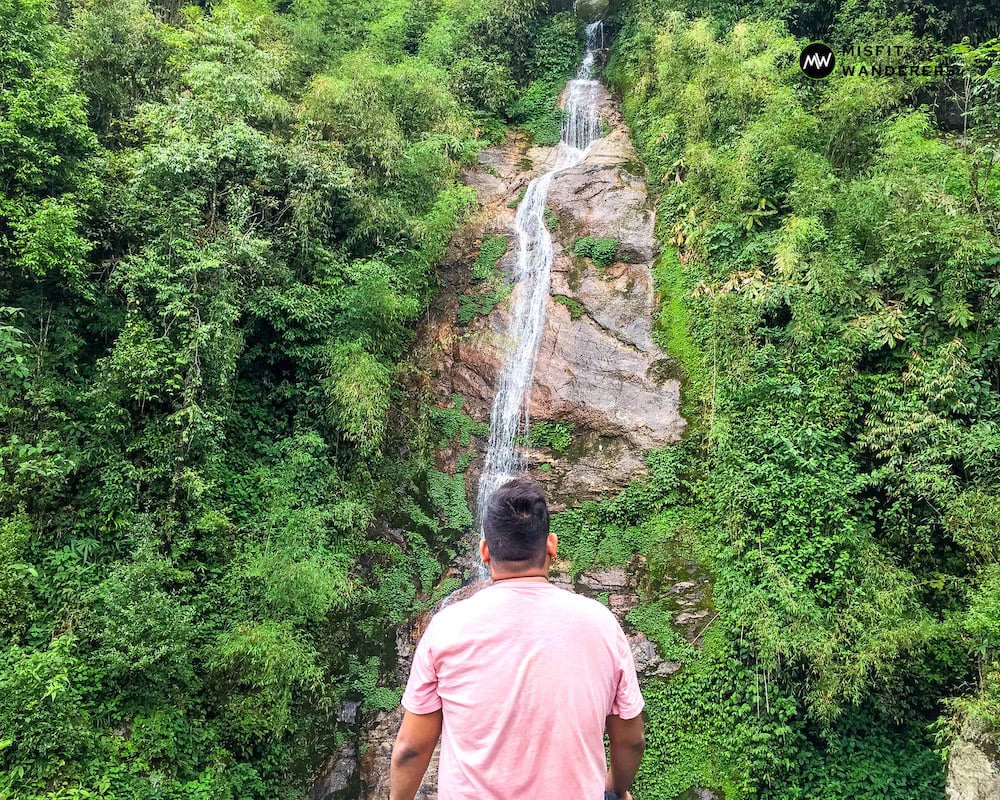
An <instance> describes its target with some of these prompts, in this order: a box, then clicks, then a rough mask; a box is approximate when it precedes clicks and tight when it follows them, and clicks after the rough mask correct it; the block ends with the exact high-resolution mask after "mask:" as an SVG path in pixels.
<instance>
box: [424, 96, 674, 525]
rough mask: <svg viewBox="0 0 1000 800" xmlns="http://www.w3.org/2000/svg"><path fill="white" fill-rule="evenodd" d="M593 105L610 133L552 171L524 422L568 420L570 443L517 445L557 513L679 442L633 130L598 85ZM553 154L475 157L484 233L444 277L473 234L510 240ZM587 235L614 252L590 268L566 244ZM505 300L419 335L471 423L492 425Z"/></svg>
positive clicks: (472, 180)
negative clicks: (539, 327) (542, 302)
mask: <svg viewBox="0 0 1000 800" xmlns="http://www.w3.org/2000/svg"><path fill="white" fill-rule="evenodd" d="M601 109H602V115H603V117H604V119H605V122H606V124H607V125H608V126H609V127H610V132H609V133H608V135H607V136H605V137H604V138H603V139H601V140H599V141H598V142H596V143H595V144H594V145H593V147H592V149H591V152H590V153H589V154H588V157H587V159H586V160H585V161H583V162H582V163H581V164H579V165H578V166H576V167H573V168H570V169H566V170H563V171H562V172H559V173H558V174H556V175H555V176H554V178H553V180H552V183H551V186H550V188H549V193H548V199H547V203H548V206H549V209H550V220H553V223H554V224H553V226H552V228H553V229H552V234H553V239H554V240H555V259H554V263H553V267H552V277H551V284H550V290H549V294H550V300H549V302H548V306H547V309H546V321H545V329H544V332H543V334H542V339H541V343H540V345H539V352H538V357H537V360H536V363H535V374H534V382H533V387H532V390H531V394H530V398H529V404H528V415H529V418H530V419H531V420H532V421H533V422H534V421H539V420H543V421H558V422H564V423H566V422H568V423H570V424H572V426H573V429H574V435H573V446H572V448H571V452H569V453H565V454H560V453H555V452H545V451H542V450H534V451H532V450H528V449H525V451H524V452H523V455H524V457H525V460H526V462H527V464H528V466H529V467H531V468H532V470H531V476H532V477H533V478H535V479H536V480H538V481H540V482H543V483H544V484H546V490H547V492H548V494H549V496H550V498H551V499H552V500H553V503H554V507H555V508H556V509H559V508H561V507H563V506H564V505H567V504H570V503H577V502H580V501H582V500H586V499H597V498H599V497H601V496H605V497H606V496H609V495H611V494H613V493H616V492H617V491H620V490H621V489H622V488H624V487H625V486H627V485H628V483H629V482H630V481H631V479H632V478H633V477H635V476H637V475H640V474H642V473H643V472H644V453H645V451H647V450H650V449H652V448H655V447H662V446H663V445H665V444H668V443H669V442H673V441H677V440H678V439H679V438H680V437H681V434H682V433H683V431H684V427H685V422H684V419H683V418H682V417H681V415H680V412H679V406H680V380H679V377H680V376H679V375H678V370H677V368H676V365H675V363H674V362H673V361H672V359H670V358H669V357H668V356H666V355H665V354H664V353H663V352H662V351H661V350H659V348H658V347H657V346H656V345H655V344H654V342H653V335H652V328H651V325H652V315H653V312H654V305H655V301H654V294H655V293H654V289H653V281H652V274H651V264H652V260H653V258H654V257H655V255H656V252H657V244H656V241H655V239H654V237H653V223H654V219H655V218H654V213H653V208H652V203H651V201H650V199H649V197H648V196H647V193H646V184H645V180H644V178H643V177H642V174H641V169H640V168H639V166H638V159H637V157H636V155H635V152H634V150H633V149H632V146H631V144H630V142H629V138H628V131H627V130H626V128H625V126H624V124H623V123H622V121H621V117H620V114H619V112H618V110H617V109H616V107H615V106H614V103H613V101H612V99H611V98H610V96H609V95H608V94H607V93H606V92H605V93H604V94H603V97H602V99H601ZM554 160H555V150H554V148H539V147H531V146H529V145H528V143H527V142H526V141H524V139H523V138H518V137H511V138H510V139H509V140H508V141H507V143H506V144H505V145H504V146H503V147H496V148H490V149H487V150H484V151H483V153H482V154H481V155H480V167H479V169H476V170H471V171H469V172H467V173H466V176H465V178H466V181H467V182H468V183H469V184H470V185H472V186H474V187H475V188H476V190H477V193H478V195H479V197H480V201H481V202H482V204H483V213H482V217H481V222H480V227H479V228H478V229H476V230H475V232H474V233H473V234H472V235H471V236H468V237H467V238H466V239H464V240H463V239H461V238H460V239H459V240H458V241H457V242H456V245H455V246H454V247H453V249H452V252H451V254H450V257H449V259H448V261H449V262H450V266H447V267H446V268H445V272H449V271H450V273H451V275H450V277H445V282H446V283H451V284H452V285H455V286H461V285H462V281H461V277H460V276H461V275H463V274H465V275H467V273H468V270H469V264H470V263H471V260H473V259H474V258H475V248H476V245H477V243H478V238H481V237H482V236H484V235H486V234H489V233H498V234H503V235H507V236H510V237H511V240H512V242H513V223H514V214H515V211H514V209H512V208H510V207H509V206H510V205H511V204H513V205H516V201H517V199H518V193H519V191H520V190H521V189H522V188H523V187H524V186H525V185H526V184H527V183H528V181H529V180H530V179H531V178H532V177H534V176H536V175H537V174H540V173H542V172H545V171H546V170H548V169H549V168H550V167H551V165H552V164H553V163H554ZM584 236H592V237H597V238H603V239H614V240H615V241H616V242H617V254H616V257H617V259H618V260H617V261H616V262H615V263H613V264H611V265H609V266H607V267H599V266H596V265H595V264H594V263H593V262H592V261H591V260H590V259H589V258H583V257H580V256H577V255H574V254H573V246H574V243H575V242H576V241H577V240H578V239H579V238H581V237H584ZM515 260H516V253H515V248H514V246H513V244H512V245H511V246H510V247H509V248H508V252H507V254H506V255H505V256H504V257H503V258H502V259H501V260H500V263H499V265H498V266H499V268H500V270H501V271H503V272H504V273H505V274H507V275H510V274H511V272H512V271H513V268H514V265H515ZM465 285H466V286H467V285H468V281H467V279H466V283H465ZM513 291H514V292H517V291H518V288H517V287H516V286H515V287H514V288H513ZM508 306H509V304H507V303H501V304H499V305H497V306H496V308H494V310H493V311H492V312H491V313H489V314H488V315H486V316H483V317H477V318H474V319H473V320H472V321H471V322H470V323H469V324H468V325H467V326H465V327H464V328H459V327H457V326H456V325H454V324H451V322H450V320H449V319H448V311H449V310H448V309H444V310H443V311H444V313H441V314H440V316H439V317H438V319H437V321H436V322H431V323H428V325H427V326H426V328H425V330H424V335H425V337H426V338H425V341H430V342H433V343H434V347H432V348H431V351H430V353H429V354H428V358H427V363H428V364H429V365H430V367H431V380H432V383H433V384H434V385H435V386H436V387H439V392H440V397H441V399H442V402H444V401H445V399H446V398H448V397H449V396H450V395H451V394H452V393H457V394H460V395H461V396H462V397H464V398H465V401H466V411H467V412H468V413H470V414H471V415H472V416H473V418H475V419H476V420H477V421H489V416H490V408H491V405H492V403H493V397H494V395H495V385H496V380H497V376H498V374H499V373H500V370H501V369H502V367H503V364H504V363H505V361H506V356H507V352H508V350H509V349H510V347H511V342H510V341H509V337H508V333H507V332H508V328H509V324H510V319H509V316H508V312H507V309H508ZM451 312H452V313H454V309H451ZM469 474H470V475H472V474H474V470H472V471H470V473H469Z"/></svg>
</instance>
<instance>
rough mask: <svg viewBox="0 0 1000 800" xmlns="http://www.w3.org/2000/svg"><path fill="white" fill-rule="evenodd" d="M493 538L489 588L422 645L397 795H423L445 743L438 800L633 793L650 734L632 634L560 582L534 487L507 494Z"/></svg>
mask: <svg viewBox="0 0 1000 800" xmlns="http://www.w3.org/2000/svg"><path fill="white" fill-rule="evenodd" d="M483 532H484V536H485V538H484V539H483V541H482V542H480V545H479V550H480V554H481V555H482V559H483V562H484V563H485V564H487V565H488V566H489V569H490V574H491V576H492V578H493V582H492V585H490V586H488V587H486V588H485V589H483V590H481V591H479V592H477V593H476V594H475V595H473V596H472V597H470V598H469V599H467V600H462V601H461V602H457V603H454V604H453V605H450V606H448V607H446V608H444V609H442V610H441V611H440V612H438V614H437V615H436V616H435V617H434V618H433V619H432V620H431V622H430V624H429V625H428V627H427V631H426V632H425V633H424V636H423V638H422V639H421V640H420V643H419V644H418V645H417V651H416V654H415V656H414V659H413V666H412V668H411V670H410V678H409V681H408V682H407V685H406V692H405V693H404V695H403V708H404V715H403V723H402V725H401V727H400V729H399V734H398V736H397V737H396V743H395V746H394V747H393V751H392V765H391V768H390V777H389V784H390V789H389V796H390V800H413V798H414V796H415V794H416V792H417V789H418V788H419V787H420V782H421V779H422V778H423V775H424V772H425V771H426V769H427V765H428V762H429V761H430V758H431V754H432V753H433V751H434V746H435V744H436V743H437V740H438V737H439V736H440V737H441V759H440V764H439V768H438V798H439V800H529V799H530V798H545V799H546V800H549V799H550V798H551V800H601V798H602V797H604V796H605V794H604V793H605V792H606V791H607V792H609V793H610V795H612V796H617V797H621V798H629V797H630V795H629V793H628V790H629V787H630V786H631V783H632V780H633V778H634V777H635V773H636V771H637V770H638V768H639V761H640V760H641V758H642V753H643V749H644V747H645V740H644V737H643V722H642V717H641V716H640V713H641V711H642V707H643V699H642V695H641V694H640V692H639V683H638V681H637V679H636V674H635V664H634V663H633V660H632V653H631V650H630V649H629V646H628V642H627V641H626V639H625V634H624V633H623V632H622V629H621V626H620V625H619V624H618V621H617V620H616V619H615V618H614V616H613V615H612V614H611V612H610V611H608V609H606V608H605V607H604V606H602V605H601V604H600V603H598V602H597V601H595V600H591V599H589V598H586V597H582V596H580V595H576V594H573V593H572V592H568V591H566V590H564V589H560V588H559V587H557V586H554V585H553V584H551V583H549V581H548V571H549V564H550V563H551V561H552V559H553V558H554V557H555V555H556V547H557V545H558V541H557V539H556V536H555V534H551V533H549V512H548V508H547V506H546V504H545V498H544V496H543V495H542V493H541V491H540V490H539V488H538V486H537V485H536V484H535V483H533V482H532V481H530V480H527V479H524V478H516V479H514V480H511V481H509V482H507V483H505V484H504V485H503V486H501V487H500V488H499V489H498V490H497V491H496V492H495V493H494V495H493V497H492V498H491V499H490V502H489V507H488V509H487V512H486V519H485V520H484V523H483ZM605 732H607V734H608V740H609V745H610V766H608V765H607V762H606V761H605V756H604V733H605Z"/></svg>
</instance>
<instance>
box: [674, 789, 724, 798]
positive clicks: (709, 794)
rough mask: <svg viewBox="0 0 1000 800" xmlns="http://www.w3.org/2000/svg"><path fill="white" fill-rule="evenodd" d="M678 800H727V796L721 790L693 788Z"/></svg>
mask: <svg viewBox="0 0 1000 800" xmlns="http://www.w3.org/2000/svg"><path fill="white" fill-rule="evenodd" d="M677 800H726V796H725V795H724V794H723V793H722V792H721V791H719V790H715V789H706V788H705V787H704V786H692V787H691V788H690V789H688V790H687V791H686V792H684V794H682V795H681V796H680V797H678V798H677Z"/></svg>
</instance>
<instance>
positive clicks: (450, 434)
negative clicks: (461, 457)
mask: <svg viewBox="0 0 1000 800" xmlns="http://www.w3.org/2000/svg"><path fill="white" fill-rule="evenodd" d="M451 401H452V402H453V403H454V404H455V405H454V407H453V408H439V407H438V406H432V407H431V408H430V410H429V411H428V412H427V416H428V418H429V419H430V423H431V427H432V429H433V430H435V431H436V432H437V433H438V435H439V436H440V438H439V439H438V445H437V446H438V447H448V446H450V445H451V444H452V443H453V442H454V441H455V437H456V436H457V437H458V441H459V443H461V445H462V447H468V446H469V444H470V443H471V441H472V439H471V437H472V436H473V435H475V436H485V435H487V434H488V433H489V426H488V425H486V423H483V422H476V421H475V420H474V419H472V417H470V416H469V415H468V414H466V413H465V412H464V411H463V409H464V408H465V398H464V397H462V395H460V394H453V395H452V396H451ZM462 470H464V467H463V468H462V469H461V470H459V471H460V472H461V471H462Z"/></svg>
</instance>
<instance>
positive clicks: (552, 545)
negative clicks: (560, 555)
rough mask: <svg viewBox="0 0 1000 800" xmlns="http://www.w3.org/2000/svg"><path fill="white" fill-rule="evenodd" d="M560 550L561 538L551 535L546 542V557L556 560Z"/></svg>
mask: <svg viewBox="0 0 1000 800" xmlns="http://www.w3.org/2000/svg"><path fill="white" fill-rule="evenodd" d="M558 550H559V537H558V536H556V535H555V534H554V533H550V534H549V536H548V538H547V539H546V540H545V555H547V556H548V557H549V558H555V557H556V552H557V551H558Z"/></svg>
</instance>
